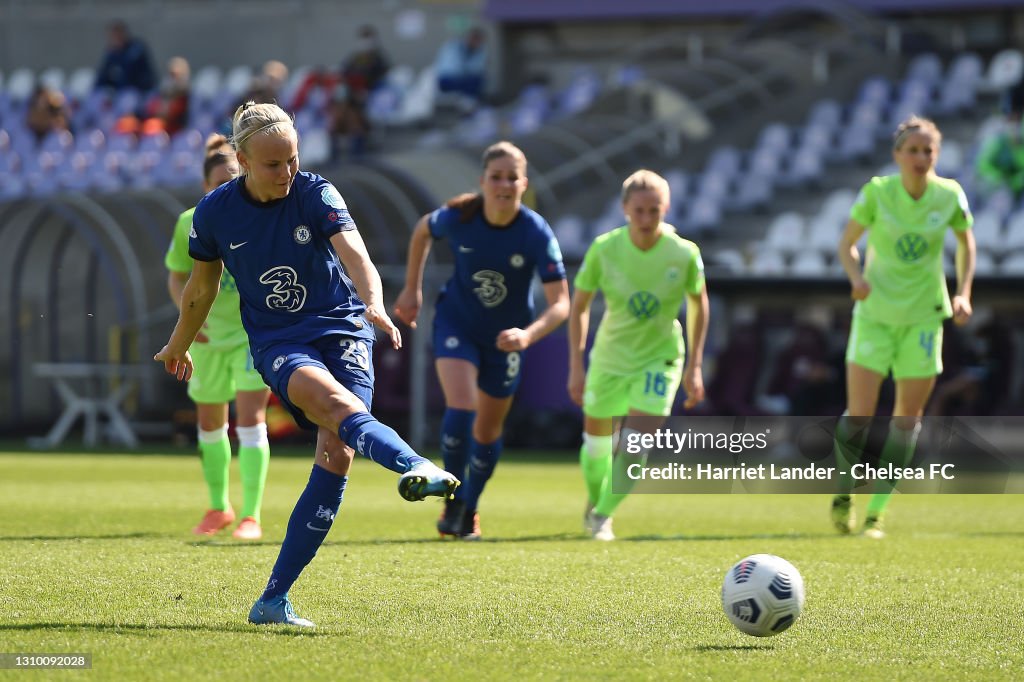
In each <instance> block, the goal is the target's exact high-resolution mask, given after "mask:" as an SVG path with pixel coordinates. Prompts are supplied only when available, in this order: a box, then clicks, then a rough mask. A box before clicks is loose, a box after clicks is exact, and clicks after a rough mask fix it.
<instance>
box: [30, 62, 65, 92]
mask: <svg viewBox="0 0 1024 682" xmlns="http://www.w3.org/2000/svg"><path fill="white" fill-rule="evenodd" d="M65 81H66V76H65V75H64V69H61V68H59V67H56V66H51V67H50V68H48V69H43V70H42V71H40V72H39V75H38V76H37V77H36V82H37V83H38V84H39V85H43V86H45V87H47V88H50V89H51V90H60V91H61V92H63V91H64V84H65Z"/></svg>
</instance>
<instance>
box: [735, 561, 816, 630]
mask: <svg viewBox="0 0 1024 682" xmlns="http://www.w3.org/2000/svg"><path fill="white" fill-rule="evenodd" d="M803 608H804V579H803V578H802V577H801V576H800V572H799V571H797V570H796V568H795V567H794V566H793V564H791V563H789V562H788V561H786V560H785V559H782V558H779V557H777V556H774V555H772V554H753V555H751V556H748V557H747V558H745V559H741V560H740V561H738V562H736V565H735V566H733V567H732V568H730V569H729V572H728V573H726V574H725V582H724V583H723V584H722V609H723V610H724V611H725V615H726V617H727V618H728V619H729V621H730V622H731V623H732V624H733V625H735V626H736V627H737V628H739V629H740V630H742V631H743V632H745V633H747V634H748V635H753V636H755V637H771V636H772V635H777V634H779V633H780V632H782V631H783V630H786V629H788V628H789V627H790V626H791V625H792V624H793V623H794V622H796V619H797V618H799V617H800V612H801V611H802V610H803Z"/></svg>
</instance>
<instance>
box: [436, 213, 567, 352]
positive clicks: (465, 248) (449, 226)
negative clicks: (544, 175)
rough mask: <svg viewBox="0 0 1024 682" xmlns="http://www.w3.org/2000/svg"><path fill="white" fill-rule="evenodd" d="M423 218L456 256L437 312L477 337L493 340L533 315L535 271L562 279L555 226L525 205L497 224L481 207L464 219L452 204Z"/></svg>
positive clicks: (524, 324) (547, 278) (480, 340)
mask: <svg viewBox="0 0 1024 682" xmlns="http://www.w3.org/2000/svg"><path fill="white" fill-rule="evenodd" d="M428 224H429V227H430V234H431V235H432V236H433V237H434V238H435V239H445V240H447V241H448V245H449V246H450V247H451V250H452V254H453V255H454V256H455V273H454V275H453V276H452V278H451V279H450V280H448V282H447V283H446V284H445V286H444V289H442V291H441V295H440V297H439V298H438V302H437V313H436V314H437V315H439V316H441V317H443V318H444V319H446V320H448V321H449V322H451V323H454V324H455V325H457V326H458V327H459V328H460V329H462V330H463V331H465V333H467V334H469V335H470V336H471V337H472V338H474V339H476V340H477V342H478V343H481V344H484V345H493V344H494V343H495V340H496V339H497V336H498V333H499V332H501V331H502V330H504V329H510V328H512V327H519V328H525V327H527V326H528V325H529V324H530V323H531V322H532V321H533V318H534V306H533V290H532V284H533V274H534V272H536V273H537V275H538V276H539V277H540V280H541V281H542V282H545V283H547V282H556V281H558V280H561V279H565V266H564V265H563V264H562V253H561V251H560V250H559V248H558V241H557V240H556V239H555V235H554V232H552V230H551V227H550V226H549V225H548V223H547V221H546V220H544V218H543V217H542V216H541V215H540V214H538V213H537V212H535V211H533V210H531V209H529V208H527V207H526V206H523V207H522V208H521V209H520V210H519V215H517V216H516V218H515V220H513V221H512V222H511V223H509V224H508V225H506V226H502V227H497V226H494V225H491V224H490V223H488V222H487V220H486V219H485V218H484V215H483V211H478V212H477V213H476V214H475V215H474V216H473V217H472V218H470V219H469V220H467V221H465V222H463V221H462V218H461V212H460V211H459V209H453V208H439V209H437V210H436V211H434V212H433V213H431V214H430V218H429V219H428Z"/></svg>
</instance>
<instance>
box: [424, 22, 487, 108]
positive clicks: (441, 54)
mask: <svg viewBox="0 0 1024 682" xmlns="http://www.w3.org/2000/svg"><path fill="white" fill-rule="evenodd" d="M486 37H487V34H485V33H484V30H483V29H482V28H480V27H479V26H474V27H473V28H471V29H469V30H468V31H467V32H466V33H465V34H464V35H463V36H461V37H460V38H453V39H451V40H449V41H447V42H445V43H444V44H443V45H442V46H441V49H440V50H439V51H438V53H437V60H436V61H435V66H436V68H437V87H438V89H439V90H440V91H441V92H445V93H452V94H456V95H462V96H463V97H466V98H468V100H469V101H470V102H472V103H478V102H479V101H480V100H481V99H483V95H484V87H485V77H486V74H487V50H486V49H485V47H484V42H485V40H486Z"/></svg>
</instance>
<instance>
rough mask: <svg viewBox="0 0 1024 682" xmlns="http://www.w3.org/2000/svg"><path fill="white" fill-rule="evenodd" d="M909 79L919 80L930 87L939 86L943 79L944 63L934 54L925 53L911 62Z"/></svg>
mask: <svg viewBox="0 0 1024 682" xmlns="http://www.w3.org/2000/svg"><path fill="white" fill-rule="evenodd" d="M906 77H907V79H909V80H919V81H923V82H924V83H926V84H928V85H929V86H935V85H938V83H939V81H940V80H941V79H942V61H941V60H940V59H939V56H938V55H937V54H935V53H934V52H924V53H922V54H919V55H917V56H916V57H914V58H913V59H911V60H910V66H908V67H907V74H906Z"/></svg>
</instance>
